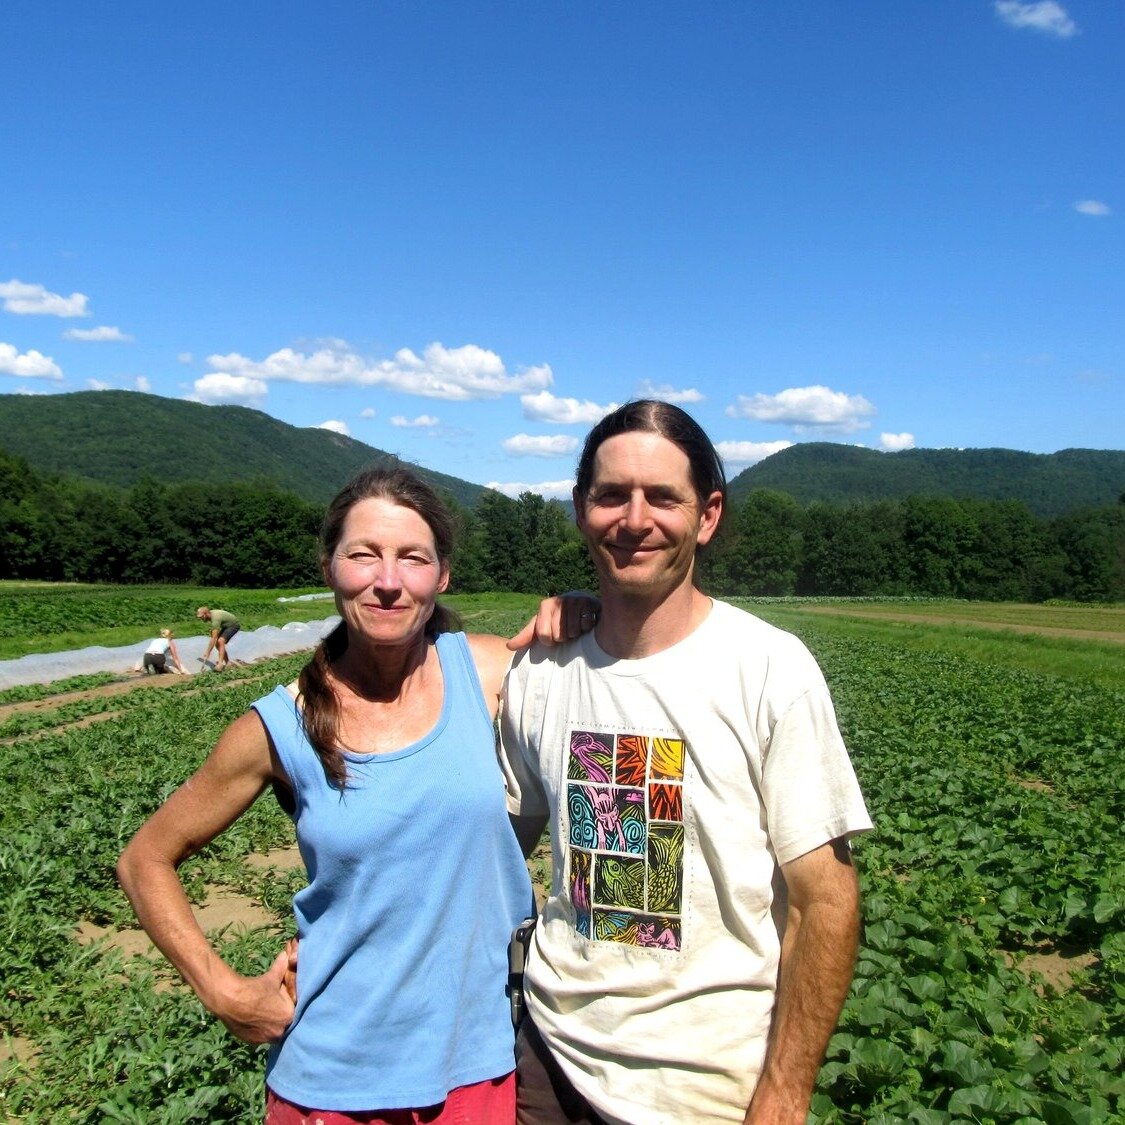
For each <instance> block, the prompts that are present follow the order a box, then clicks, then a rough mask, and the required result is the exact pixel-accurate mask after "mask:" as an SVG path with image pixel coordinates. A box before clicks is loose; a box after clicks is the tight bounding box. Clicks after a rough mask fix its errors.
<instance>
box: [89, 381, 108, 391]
mask: <svg viewBox="0 0 1125 1125" xmlns="http://www.w3.org/2000/svg"><path fill="white" fill-rule="evenodd" d="M86 386H87V387H89V388H90V390H92V391H111V390H113V384H112V383H107V382H106V381H105V380H104V379H87V380H86Z"/></svg>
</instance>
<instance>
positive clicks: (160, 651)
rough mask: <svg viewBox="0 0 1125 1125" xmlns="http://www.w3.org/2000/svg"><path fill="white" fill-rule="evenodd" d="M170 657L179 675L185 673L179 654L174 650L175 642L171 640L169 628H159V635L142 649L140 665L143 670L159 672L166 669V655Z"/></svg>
mask: <svg viewBox="0 0 1125 1125" xmlns="http://www.w3.org/2000/svg"><path fill="white" fill-rule="evenodd" d="M169 656H171V657H172V662H173V663H174V664H175V666H176V671H177V672H179V673H180V674H181V675H184V674H185V669H184V666H183V663H182V661H181V660H180V654H179V653H178V652H177V651H176V642H175V641H174V640H172V630H171V629H161V630H160V636H159V637H156V638H155V639H154V640H152V641H150V642H149V646H148V648H146V649H145V651H144V657H143V658H142V660H141V667H142V669H143V670H144V671H145V672H155V673H157V674H160V673H161V672H167V671H168V657H169Z"/></svg>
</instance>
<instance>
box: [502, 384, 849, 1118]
mask: <svg viewBox="0 0 1125 1125" xmlns="http://www.w3.org/2000/svg"><path fill="white" fill-rule="evenodd" d="M725 492H726V486H725V481H724V478H723V471H722V464H721V462H720V460H719V458H718V455H717V454H716V453H715V450H714V447H713V446H712V445H711V443H710V441H709V440H708V439H707V436H706V434H704V433H703V431H702V430H701V429H700V428H699V426H698V425H697V424H696V423H695V422H694V421H693V420H692V419H691V418H690V417H689V416H688V415H687V414H685V413H684V412H683V411H682V410H680V409H679V408H677V407H674V406H670V405H668V404H666V403H662V402H654V401H642V402H634V403H627V404H626V405H625V406H623V407H621V408H620V409H618V410H616V411H614V412H613V413H612V414H610V415H608V416H607V417H606V418H604V419H603V420H602V421H601V422H600V423H599V424H598V425H597V426H596V427H595V428H594V429H593V430H592V431H591V433H590V435H589V437H588V438H587V439H586V444H585V447H584V449H583V452H582V457H581V460H580V462H579V466H578V473H577V483H576V486H575V489H574V507H575V514H576V520H577V523H578V527H579V529H580V530H581V531H582V533H583V535H584V536H585V538H586V543H587V546H588V548H589V550H590V554H591V557H592V558H593V561H594V565H595V568H596V570H597V573H598V581H599V590H600V594H601V598H602V611H601V617H600V620H599V621H598V624H597V627H596V629H595V630H594V632H592V633H589V634H587V635H586V636H585V637H584V638H582V639H580V640H578V641H573V642H570V643H568V644H565V645H562V646H561V647H558V648H556V649H554V650H552V651H551V652H547V651H545V650H544V649H542V648H541V647H538V646H536V647H535V648H533V649H531V650H530V651H529V652H528V653H525V654H524V655H523V656H520V657H517V658H516V660H515V663H514V664H513V668H512V671H511V673H510V674H509V677H508V684H507V700H506V704H505V707H504V712H503V716H502V727H501V735H502V742H503V758H504V767H505V774H506V779H507V785H508V793H509V810H510V811H511V812H512V814H513V816H514V818H515V823H516V826H517V831H519V832H520V835H521V838H522V839H523V841H524V843H525V845H530V844H532V843H534V841H535V840H536V839H537V838H538V834H539V832H541V830H542V827H543V824H544V823H545V821H546V819H547V818H548V817H549V818H550V821H551V826H552V845H553V859H554V877H553V886H552V888H551V895H550V897H549V898H548V900H547V902H546V903H545V904H544V907H543V911H542V914H541V916H540V919H539V922H538V925H537V926H536V929H535V933H534V937H533V938H532V943H531V948H530V950H529V956H528V966H527V971H526V974H525V992H526V996H527V1007H528V1013H529V1017H530V1018H528V1019H525V1020H524V1021H523V1023H522V1025H521V1029H520V1036H519V1042H518V1044H517V1057H518V1060H519V1068H520V1069H519V1074H520V1093H519V1099H520V1103H519V1112H518V1116H517V1121H518V1122H519V1123H520V1125H540V1123H544V1122H563V1121H569V1122H575V1121H585V1122H601V1121H604V1122H610V1123H613V1125H622V1123H628V1125H651V1123H664V1122H677V1123H679V1122H693V1123H694V1122H700V1121H730V1122H735V1123H737V1122H744V1121H745V1122H749V1123H762V1122H770V1123H775V1122H804V1121H805V1118H806V1115H807V1112H808V1107H809V1102H810V1099H811V1095H812V1090H813V1086H814V1083H815V1080H816V1075H817V1072H818V1070H819V1068H820V1064H821V1061H822V1059H823V1056H824V1050H825V1047H826V1045H827V1043H828V1039H829V1038H830V1036H831V1034H832V1031H833V1028H834V1027H835V1024H836V1020H837V1018H838V1017H839V1013H840V1009H841V1007H842V1005H843V1002H844V999H845V996H846V994H847V990H848V987H849V984H850V982H851V976H852V971H853V968H854V961H855V951H856V941H857V934H858V928H859V910H858V905H859V893H858V888H857V883H856V876H855V871H854V869H853V867H852V865H851V861H850V853H849V849H848V844H847V838H848V837H849V836H850V835H852V834H853V833H856V832H862V831H864V830H866V829H868V828H870V827H871V822H870V820H869V819H868V816H867V811H866V809H865V807H864V803H863V798H862V796H861V794H860V791H859V787H858V785H857V783H856V780H855V774H854V772H853V770H852V767H851V763H850V762H849V760H848V756H847V751H846V750H845V748H844V745H843V742H842V739H841V738H840V733H839V730H838V728H837V725H836V719H835V715H834V712H833V708H832V703H831V700H830V698H829V695H828V690H827V688H826V686H825V683H824V679H823V676H822V675H821V673H820V670H819V668H818V667H817V665H816V663H815V661H814V660H813V658H812V656H811V655H810V654H809V653H808V651H807V650H806V649H805V647H804V646H803V645H802V644H801V643H800V641H798V640H797V639H796V638H795V637H793V636H791V635H789V634H787V633H783V632H781V631H780V630H778V629H774V628H773V627H771V626H769V625H767V624H765V623H764V622H762V621H760V620H758V619H757V618H755V617H753V616H751V615H750V614H747V613H743V612H742V611H740V610H736V609H734V608H733V607H731V606H728V605H726V604H724V603H721V602H713V601H712V600H711V599H710V598H708V597H706V596H705V595H704V594H703V593H702V592H701V591H700V590H699V589H698V588H696V587H695V585H694V584H693V578H694V573H695V555H696V551H697V550H698V549H699V548H701V547H704V546H705V545H706V544H707V543H708V542H709V541H710V540H711V539H712V537H713V536H714V535H715V532H716V530H717V528H718V526H719V522H720V520H721V518H722V514H723V504H724V500H725Z"/></svg>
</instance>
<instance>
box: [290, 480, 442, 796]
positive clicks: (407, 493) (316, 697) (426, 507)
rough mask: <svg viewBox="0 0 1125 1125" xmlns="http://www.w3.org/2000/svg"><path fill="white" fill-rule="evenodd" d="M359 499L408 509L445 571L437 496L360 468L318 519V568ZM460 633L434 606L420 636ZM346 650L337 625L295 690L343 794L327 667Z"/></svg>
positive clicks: (335, 703)
mask: <svg viewBox="0 0 1125 1125" xmlns="http://www.w3.org/2000/svg"><path fill="white" fill-rule="evenodd" d="M361 500H386V501H387V502H388V503H391V504H397V505H398V506H399V507H401V508H410V509H411V510H412V511H415V512H417V513H418V515H420V516H421V517H422V519H424V520H425V521H426V525H427V526H428V527H429V529H430V531H431V533H432V534H433V537H434V547H435V548H436V550H437V556H438V561H439V562H440V563H441V565H442V566H443V567H446V568H448V566H449V560H450V558H451V556H452V554H453V517H452V515H451V514H450V512H449V509H448V508H447V507H446V506H445V504H444V503H443V502H442V500H441V497H440V496H438V494H437V493H436V492H435V491H434V490H433V489H432V488H431V487H430V486H429V485H428V484H427V483H426V482H425V481H424V480H422V478H421V477H419V476H418V475H417V474H416V473H413V472H411V471H410V470H409V469H406V468H403V467H402V466H395V467H394V468H388V469H364V470H363V471H362V472H360V473H358V474H356V476H354V477H352V479H351V480H350V481H348V483H347V484H346V485H344V487H343V488H342V489H341V490H340V491H339V492H338V493H337V494H336V495H335V497H333V499H332V502H331V503H330V504H329V505H328V510H327V512H325V514H324V522H323V524H321V529H320V557H321V561H322V563H327V562H328V560H330V559H331V558H332V555H333V553H334V552H335V550H336V547H337V545H338V544H339V542H340V536H341V535H343V533H344V521H345V520H346V519H347V518H348V513H349V512H350V511H351V510H352V508H354V507H355V505H356V504H358V503H359V502H360V501H361ZM459 628H460V622H459V621H458V619H457V615H456V614H455V613H453V611H452V610H450V609H448V608H446V607H445V606H443V605H441V604H440V603H436V604H435V605H434V612H433V613H432V614H431V615H430V619H429V621H428V622H427V623H426V637H427V638H429V639H430V640H432V639H433V638H435V637H436V636H437V635H438V634H439V633H448V632H452V631H453V630H455V629H459ZM347 648H348V627H347V625H346V624H345V623H344V622H343V621H341V622H340V624H339V625H337V626H336V628H335V629H333V630H332V632H331V633H329V634H328V636H327V637H325V638H324V640H323V641H321V642H320V644H319V645H317V647H316V651H315V652H314V653H313V656H312V659H311V660H310V661H309V662H308V664H306V665H305V666H304V668H303V669H301V674H300V676H299V677H298V679H297V686H298V688H299V689H300V693H301V704H302V709H301V722H302V724H303V726H304V729H305V735H306V737H307V738H308V740H309V742H310V743H312V747H313V749H314V750H315V751H316V754H317V757H318V758H320V762H321V765H322V766H323V767H324V772H325V775H326V776H327V777H328V780H329V782H330V783H331V784H332V785H334V786H336V788H337V789H339V790H341V792H342V791H343V789H344V787H345V785H346V783H347V766H346V764H345V762H344V758H343V755H342V754H341V753H340V746H339V739H338V734H337V731H338V729H339V723H340V701H339V700H338V699H337V697H336V692H335V691H334V690H333V688H332V684H331V682H330V680H329V676H328V670H329V668H330V667H331V666H332V665H333V664H334V663H335V662H336V661H337V660H339V659H340V657H341V656H342V655H343V654H344V653H345V652H346V651H347Z"/></svg>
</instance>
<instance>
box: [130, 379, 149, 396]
mask: <svg viewBox="0 0 1125 1125" xmlns="http://www.w3.org/2000/svg"><path fill="white" fill-rule="evenodd" d="M133 386H134V387H136V389H137V390H138V391H143V392H144V393H145V394H146V395H147V394H148V393H149V391H151V390H152V383H151V382H150V381H149V380H148V379H147V378H146V377H145V376H144V375H138V376H137V378H136V379H135V380H134V381H133Z"/></svg>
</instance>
